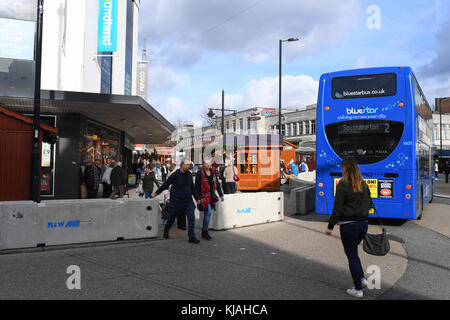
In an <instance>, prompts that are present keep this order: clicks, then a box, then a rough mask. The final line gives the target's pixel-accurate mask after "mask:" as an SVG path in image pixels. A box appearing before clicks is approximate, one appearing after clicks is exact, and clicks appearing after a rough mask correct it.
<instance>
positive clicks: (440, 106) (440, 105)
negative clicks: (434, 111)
mask: <svg viewBox="0 0 450 320" xmlns="http://www.w3.org/2000/svg"><path fill="white" fill-rule="evenodd" d="M446 99H450V97H446V98H437V100H438V102H439V138H440V144H441V154H440V155H439V165H440V166H442V100H446Z"/></svg>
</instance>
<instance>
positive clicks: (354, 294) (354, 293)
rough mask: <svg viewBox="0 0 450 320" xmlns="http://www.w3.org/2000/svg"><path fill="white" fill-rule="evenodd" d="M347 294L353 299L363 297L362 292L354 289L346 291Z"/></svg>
mask: <svg viewBox="0 0 450 320" xmlns="http://www.w3.org/2000/svg"><path fill="white" fill-rule="evenodd" d="M347 294H349V295H351V296H352V297H355V298H362V297H363V296H364V295H363V292H362V290H355V289H347Z"/></svg>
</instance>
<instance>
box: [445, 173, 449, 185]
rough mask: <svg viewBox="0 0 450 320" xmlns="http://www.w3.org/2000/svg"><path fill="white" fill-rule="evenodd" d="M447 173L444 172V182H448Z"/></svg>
mask: <svg viewBox="0 0 450 320" xmlns="http://www.w3.org/2000/svg"><path fill="white" fill-rule="evenodd" d="M448 175H449V173H448V172H446V173H445V183H448Z"/></svg>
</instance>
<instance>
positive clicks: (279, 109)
mask: <svg viewBox="0 0 450 320" xmlns="http://www.w3.org/2000/svg"><path fill="white" fill-rule="evenodd" d="M286 41H289V42H292V41H298V38H289V39H287V40H280V55H279V74H278V133H279V134H280V137H282V134H281V60H282V59H281V48H282V43H283V42H286ZM280 152H281V151H280Z"/></svg>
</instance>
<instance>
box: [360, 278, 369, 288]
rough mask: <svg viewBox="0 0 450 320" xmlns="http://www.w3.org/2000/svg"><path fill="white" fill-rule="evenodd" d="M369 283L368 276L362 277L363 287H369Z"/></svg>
mask: <svg viewBox="0 0 450 320" xmlns="http://www.w3.org/2000/svg"><path fill="white" fill-rule="evenodd" d="M368 284H369V283H368V282H367V279H366V278H362V279H361V286H362V287H363V288H367V285H368Z"/></svg>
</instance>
